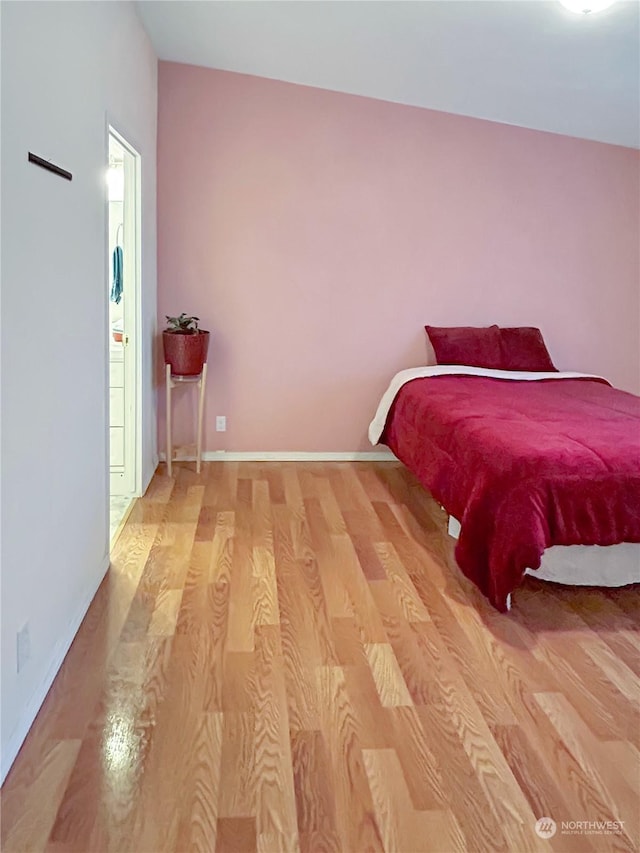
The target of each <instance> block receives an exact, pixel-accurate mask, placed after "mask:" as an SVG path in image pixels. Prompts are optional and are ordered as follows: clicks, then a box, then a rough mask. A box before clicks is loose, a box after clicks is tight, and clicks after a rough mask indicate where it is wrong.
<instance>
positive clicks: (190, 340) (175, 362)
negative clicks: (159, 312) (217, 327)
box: [162, 314, 209, 376]
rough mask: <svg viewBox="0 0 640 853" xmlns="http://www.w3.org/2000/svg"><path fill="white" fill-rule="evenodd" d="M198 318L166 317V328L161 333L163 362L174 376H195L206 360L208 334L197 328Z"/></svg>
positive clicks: (183, 315) (200, 370)
mask: <svg viewBox="0 0 640 853" xmlns="http://www.w3.org/2000/svg"><path fill="white" fill-rule="evenodd" d="M199 319H200V318H199V317H187V315H186V314H180V316H179V317H169V316H168V315H167V328H166V329H165V330H164V332H163V333H162V345H163V348H164V360H165V363H166V364H170V365H171V372H172V373H173V374H174V375H175V376H197V375H198V374H199V373H202V365H203V364H204V363H205V361H206V360H207V350H208V349H209V332H205V331H204V330H203V329H199V328H198V322H199Z"/></svg>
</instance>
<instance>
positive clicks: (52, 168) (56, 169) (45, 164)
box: [29, 151, 73, 181]
mask: <svg viewBox="0 0 640 853" xmlns="http://www.w3.org/2000/svg"><path fill="white" fill-rule="evenodd" d="M29 162H30V163H35V164H36V166H41V167H42V168H43V169H47V171H49V172H53V174H54V175H60V177H61V178H66V179H67V180H68V181H70V180H72V178H73V175H72V174H71V172H67V170H66V169H62V168H60V166H56V165H55V163H50V162H49V161H48V160H43V159H42V157H38V155H37V154H32V153H31V151H29Z"/></svg>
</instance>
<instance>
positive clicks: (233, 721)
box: [2, 463, 640, 853]
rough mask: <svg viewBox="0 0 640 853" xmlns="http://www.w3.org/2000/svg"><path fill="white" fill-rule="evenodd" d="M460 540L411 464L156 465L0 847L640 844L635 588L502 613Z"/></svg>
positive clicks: (545, 597)
mask: <svg viewBox="0 0 640 853" xmlns="http://www.w3.org/2000/svg"><path fill="white" fill-rule="evenodd" d="M160 470H161V471H162V469H160ZM451 553H452V541H451V540H450V539H449V538H448V537H447V535H446V516H445V514H444V513H443V512H442V511H441V510H440V509H439V508H438V507H437V506H436V505H435V503H434V502H433V501H432V500H431V499H430V498H429V496H428V495H427V494H426V493H425V492H424V491H423V490H422V489H421V488H420V487H419V486H417V484H416V483H415V481H414V480H413V479H412V477H411V476H410V475H409V474H408V473H407V472H406V471H405V470H404V469H403V468H401V467H400V466H398V465H395V464H393V463H386V464H383V463H381V464H368V463H359V464H346V463H345V464H338V463H336V464H320V463H315V464H307V465H304V464H293V463H292V464H275V463H274V464H258V463H243V464H237V463H214V464H209V465H205V466H204V470H203V474H202V475H201V476H197V475H196V474H195V473H194V472H193V471H191V470H190V469H189V468H188V467H185V466H183V467H181V466H176V479H175V480H169V479H168V478H166V477H165V476H163V475H162V474H157V475H156V477H155V479H154V480H153V483H152V485H151V487H150V489H149V492H148V494H147V495H146V497H145V498H144V499H142V500H140V501H139V502H138V503H137V504H136V506H135V507H134V509H133V511H132V513H131V515H130V517H129V520H128V522H127V524H126V526H125V528H124V532H123V533H122V535H121V537H120V539H119V540H118V542H117V544H116V548H115V552H114V554H113V562H112V569H111V571H110V573H109V574H108V576H107V578H106V579H105V581H104V583H103V584H102V586H101V588H100V590H99V592H98V594H97V596H96V598H95V600H94V602H93V604H92V605H91V608H90V611H89V613H88V615H87V617H86V619H85V621H84V623H83V625H82V627H81V629H80V632H79V634H78V636H77V638H76V640H75V642H74V644H73V646H72V648H71V650H70V652H69V655H68V656H67V659H66V661H65V663H64V665H63V667H62V669H61V671H60V673H59V675H58V677H57V678H56V681H55V683H54V685H53V687H52V689H51V691H50V694H49V696H48V697H47V699H46V702H45V704H44V706H43V708H42V710H41V712H40V714H39V716H38V718H37V720H36V722H35V724H34V726H33V729H32V731H31V733H30V735H29V737H28V739H27V742H26V743H25V745H24V747H23V749H22V751H21V753H20V755H19V756H18V758H17V760H16V762H15V765H14V767H13V769H12V771H11V773H10V775H9V777H8V780H7V782H6V784H5V786H4V789H3V792H2V799H3V802H2V807H3V812H2V850H3V851H6V853H9V851H14V850H21V851H40V850H48V851H51V853H54V851H55V853H62V851H133V853H156V851H174V850H179V851H191V850H202V851H208V853H213V851H231V850H235V851H252V850H260V851H278V850H298V849H300V850H301V851H338V850H341V851H353V853H364V851H369V850H372V851H375V850H386V851H399V852H400V853H417V851H435V852H436V853H449V851H458V850H459V851H475V850H478V851H513V853H521V851H522V853H524V851H529V850H541V851H544V850H553V851H561V850H567V851H576V853H578V852H579V853H588V851H604V850H635V849H637V845H638V838H639V835H638V811H639V808H638V807H639V799H638V797H639V790H640V784H639V783H640V779H639V774H640V758H639V756H640V752H639V747H640V719H639V716H638V709H639V701H638V700H639V693H638V674H639V673H640V654H639V648H640V643H639V636H638V624H639V621H640V619H639V615H638V592H637V590H636V591H634V590H625V591H619V592H612V593H603V592H600V591H593V590H582V591H579V590H568V589H563V588H559V587H549V586H544V585H543V584H542V583H536V582H535V581H528V582H527V585H526V586H525V587H523V588H522V589H521V590H519V591H518V592H517V593H516V594H515V595H514V608H513V611H512V612H511V614H509V615H502V614H500V613H497V612H496V611H495V610H493V609H492V608H491V607H490V605H489V604H488V603H487V602H486V601H485V600H484V599H483V598H482V596H481V595H480V594H479V593H478V592H477V591H476V590H475V588H474V587H473V586H472V585H471V584H470V583H468V582H467V581H466V580H465V579H464V578H463V577H462V576H461V575H460V573H459V572H458V571H457V569H456V568H455V567H454V566H453V563H452V557H451ZM542 816H548V817H551V818H553V819H554V820H555V821H556V822H557V824H558V829H557V833H556V835H555V836H554V837H553V838H551V839H550V840H546V839H542V838H539V837H538V836H537V835H536V833H535V832H534V823H535V821H536V819H537V818H539V817H542ZM605 820H618V821H623V822H624V826H623V831H622V832H621V833H619V834H612V835H599V834H598V835H596V834H584V833H582V834H580V835H576V834H573V835H571V834H562V831H561V821H605Z"/></svg>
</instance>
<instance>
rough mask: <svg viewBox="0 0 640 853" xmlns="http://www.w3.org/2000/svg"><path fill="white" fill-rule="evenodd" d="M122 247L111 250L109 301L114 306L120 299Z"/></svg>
mask: <svg viewBox="0 0 640 853" xmlns="http://www.w3.org/2000/svg"><path fill="white" fill-rule="evenodd" d="M122 261H123V258H122V247H121V246H116V247H115V249H114V250H113V282H112V284H111V301H112V302H115V303H116V305H117V304H118V303H119V302H120V300H121V299H122Z"/></svg>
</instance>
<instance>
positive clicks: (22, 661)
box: [16, 622, 31, 672]
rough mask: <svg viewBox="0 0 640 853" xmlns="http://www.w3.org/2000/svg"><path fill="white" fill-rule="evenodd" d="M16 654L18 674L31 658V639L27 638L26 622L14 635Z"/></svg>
mask: <svg viewBox="0 0 640 853" xmlns="http://www.w3.org/2000/svg"><path fill="white" fill-rule="evenodd" d="M16 652H17V665H18V672H20V670H22V669H24V667H25V665H26V663H27V661H28V660H29V658H30V657H31V637H30V636H29V623H28V622H27V623H26V624H25V625H23V626H22V628H21V629H20V630H19V631H18V633H17V634H16Z"/></svg>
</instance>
